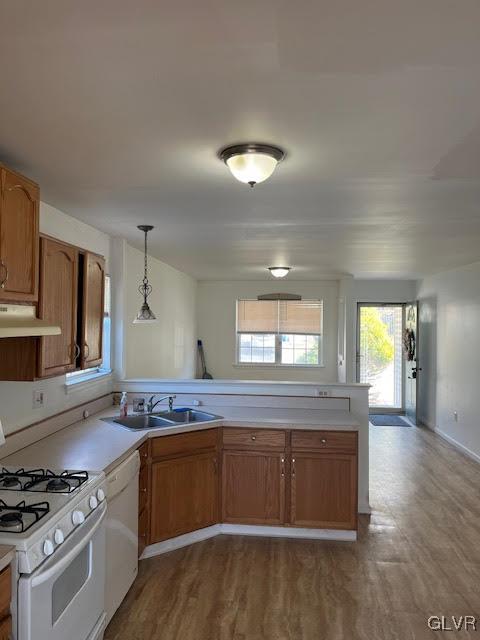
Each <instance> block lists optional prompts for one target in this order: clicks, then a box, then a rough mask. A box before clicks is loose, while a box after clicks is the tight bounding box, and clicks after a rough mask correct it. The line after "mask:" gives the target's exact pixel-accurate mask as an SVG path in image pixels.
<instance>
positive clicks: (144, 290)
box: [133, 224, 157, 324]
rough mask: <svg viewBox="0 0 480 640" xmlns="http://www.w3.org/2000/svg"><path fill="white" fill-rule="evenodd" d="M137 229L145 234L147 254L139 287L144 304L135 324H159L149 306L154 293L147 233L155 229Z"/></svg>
mask: <svg viewBox="0 0 480 640" xmlns="http://www.w3.org/2000/svg"><path fill="white" fill-rule="evenodd" d="M137 229H140V231H143V233H144V234H145V252H144V272H143V280H142V284H141V285H140V286H139V287H138V290H139V291H140V294H141V295H142V296H143V304H142V306H141V308H140V311H139V312H138V314H137V316H136V317H135V320H134V321H133V323H134V324H140V323H147V322H150V323H151V322H157V317H156V316H155V314H154V313H153V311H152V310H151V309H150V307H149V306H148V302H147V298H148V296H149V295H150V294H151V293H152V285H151V284H150V283H149V282H148V262H147V260H148V256H147V233H148V232H149V231H151V230H152V229H153V227H152V225H150V224H140V225H139V226H138V227H137Z"/></svg>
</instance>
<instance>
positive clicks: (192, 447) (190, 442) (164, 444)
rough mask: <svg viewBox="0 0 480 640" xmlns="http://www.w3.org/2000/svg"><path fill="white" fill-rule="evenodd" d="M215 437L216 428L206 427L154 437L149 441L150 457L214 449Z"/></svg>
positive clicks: (215, 444)
mask: <svg viewBox="0 0 480 640" xmlns="http://www.w3.org/2000/svg"><path fill="white" fill-rule="evenodd" d="M217 437H218V430H217V429H207V430H205V431H191V432H190V433H179V434H177V435H174V436H163V437H158V438H154V439H153V440H152V442H151V447H152V458H164V457H167V456H177V455H183V454H188V453H192V452H193V453H197V452H198V451H199V450H201V449H215V448H216V446H217Z"/></svg>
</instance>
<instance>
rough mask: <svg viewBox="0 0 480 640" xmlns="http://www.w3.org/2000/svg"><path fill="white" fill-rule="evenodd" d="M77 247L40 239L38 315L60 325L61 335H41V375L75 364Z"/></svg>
mask: <svg viewBox="0 0 480 640" xmlns="http://www.w3.org/2000/svg"><path fill="white" fill-rule="evenodd" d="M77 296H78V249H76V248H75V247H72V246H70V245H68V244H64V243H63V242H59V241H58V240H53V239H51V238H41V240H40V301H39V317H40V318H42V319H44V320H48V321H49V322H51V323H52V324H54V325H59V326H60V328H61V330H62V333H61V334H60V335H58V336H44V337H42V338H41V339H40V357H39V371H38V375H39V377H44V376H52V375H60V374H62V373H66V372H68V371H73V370H74V369H75V368H76V362H77V357H78V356H79V353H80V347H79V345H77Z"/></svg>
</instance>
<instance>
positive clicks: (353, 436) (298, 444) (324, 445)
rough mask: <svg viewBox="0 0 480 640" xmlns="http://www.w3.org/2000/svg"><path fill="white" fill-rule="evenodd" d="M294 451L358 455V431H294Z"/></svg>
mask: <svg viewBox="0 0 480 640" xmlns="http://www.w3.org/2000/svg"><path fill="white" fill-rule="evenodd" d="M292 449H295V450H297V451H298V450H302V449H305V450H310V451H312V450H322V451H333V452H342V453H356V451H357V432H356V431H292Z"/></svg>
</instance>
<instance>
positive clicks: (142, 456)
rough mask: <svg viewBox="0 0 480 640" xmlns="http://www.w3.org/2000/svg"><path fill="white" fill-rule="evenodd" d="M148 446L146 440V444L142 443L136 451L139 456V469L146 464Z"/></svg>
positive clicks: (148, 443)
mask: <svg viewBox="0 0 480 640" xmlns="http://www.w3.org/2000/svg"><path fill="white" fill-rule="evenodd" d="M149 445H150V442H149V441H148V440H147V442H144V443H143V444H142V446H141V447H139V449H138V453H139V456H140V468H142V467H144V466H145V465H146V464H147V459H148V450H149Z"/></svg>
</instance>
